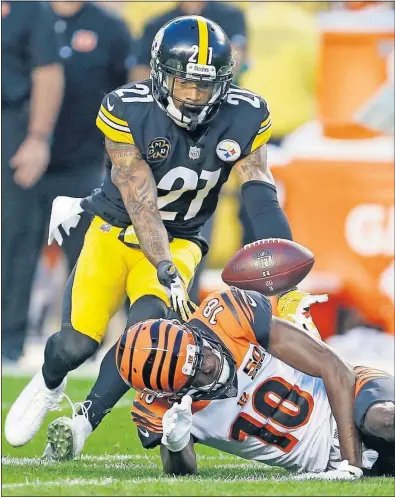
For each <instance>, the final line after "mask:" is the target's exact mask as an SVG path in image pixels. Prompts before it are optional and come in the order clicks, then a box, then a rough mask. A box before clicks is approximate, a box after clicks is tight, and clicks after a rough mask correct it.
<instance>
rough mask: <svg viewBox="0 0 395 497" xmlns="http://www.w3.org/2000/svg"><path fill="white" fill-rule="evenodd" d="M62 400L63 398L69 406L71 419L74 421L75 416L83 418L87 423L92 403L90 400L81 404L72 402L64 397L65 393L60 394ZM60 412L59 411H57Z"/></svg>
mask: <svg viewBox="0 0 395 497" xmlns="http://www.w3.org/2000/svg"><path fill="white" fill-rule="evenodd" d="M61 398H62V399H63V398H65V399H66V400H67V401H68V403H69V404H70V407H71V411H72V416H71V417H72V419H74V418H75V417H76V416H81V415H82V416H84V418H85V419H86V420H87V421H89V418H88V411H89V409H90V408H91V406H92V401H91V400H84V401H82V402H72V400H71V399H70V397H69V396H68V395H66V394H65V393H62V397H61ZM59 410H60V409H59Z"/></svg>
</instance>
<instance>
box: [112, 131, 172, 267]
mask: <svg viewBox="0 0 395 497" xmlns="http://www.w3.org/2000/svg"><path fill="white" fill-rule="evenodd" d="M105 143H106V150H107V153H108V155H109V156H110V159H111V162H112V169H111V179H112V181H113V183H114V185H115V186H117V188H118V189H119V191H120V192H121V195H122V200H123V203H124V204H125V208H126V210H127V212H128V214H129V217H130V219H131V221H132V224H133V227H134V229H135V231H136V234H137V237H138V239H139V243H140V247H141V249H142V251H143V252H144V254H145V256H146V257H147V259H148V260H149V261H150V262H151V263H152V264H153V265H154V266H155V267H156V266H157V264H158V263H159V262H161V261H171V260H172V259H171V254H170V247H169V239H168V235H167V231H166V228H165V226H164V224H163V221H162V219H161V216H160V213H159V210H158V206H157V188H156V184H155V180H154V177H153V175H152V172H151V169H150V167H149V165H148V164H147V163H146V162H145V160H144V159H143V158H142V156H141V153H140V151H139V149H138V148H137V147H135V146H134V145H130V144H126V143H118V142H114V141H113V140H110V139H109V138H108V137H107V136H106V138H105Z"/></svg>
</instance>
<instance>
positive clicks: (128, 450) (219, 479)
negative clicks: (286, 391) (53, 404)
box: [2, 377, 394, 496]
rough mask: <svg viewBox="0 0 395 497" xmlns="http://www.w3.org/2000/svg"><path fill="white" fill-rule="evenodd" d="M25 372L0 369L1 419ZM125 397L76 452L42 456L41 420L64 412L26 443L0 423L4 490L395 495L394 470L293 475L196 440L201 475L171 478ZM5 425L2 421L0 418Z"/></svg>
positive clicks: (82, 386)
mask: <svg viewBox="0 0 395 497" xmlns="http://www.w3.org/2000/svg"><path fill="white" fill-rule="evenodd" d="M27 381H28V379H27V378H9V377H3V380H2V387H3V389H2V423H3V424H4V417H5V414H6V413H7V411H8V409H9V407H10V405H11V403H12V402H13V400H14V399H15V398H16V396H17V395H18V393H19V392H20V390H21V389H22V388H23V386H24V385H25V384H26V383H27ZM91 384H92V380H83V379H76V378H73V379H71V380H69V384H68V387H67V390H66V393H67V394H68V395H69V396H70V397H71V399H72V400H73V401H77V400H83V398H84V397H85V395H86V393H87V392H88V391H89V388H90V386H91ZM129 404H130V398H129V399H128V398H126V397H125V398H124V399H122V401H121V402H120V405H119V406H118V407H117V408H115V409H114V410H113V411H112V413H111V414H110V415H109V416H107V418H106V419H105V420H104V421H103V423H102V425H101V426H100V427H99V428H98V429H97V431H96V432H95V433H94V434H93V436H91V437H90V438H89V439H88V441H87V443H86V446H85V450H84V455H83V456H82V457H81V459H79V460H75V461H70V462H67V463H56V462H47V461H42V460H41V459H40V457H41V455H42V453H43V450H44V447H45V432H46V426H47V424H48V423H49V422H50V421H52V419H54V418H56V417H58V416H59V415H70V408H69V407H68V404H67V403H66V402H65V403H63V404H62V408H64V409H63V412H62V413H61V414H60V413H59V412H53V413H50V415H48V418H47V421H48V422H46V423H45V425H44V426H43V427H42V429H41V431H40V432H39V433H38V434H37V435H36V436H35V437H34V439H33V440H32V441H31V442H30V443H29V444H28V445H26V446H25V447H20V448H13V447H11V446H9V445H8V444H7V442H5V440H4V435H3V432H4V430H2V495H136V496H137V495H188V496H195V495H303V496H305V495H306V496H307V495H394V480H393V479H392V478H370V479H362V480H360V481H357V482H327V481H313V480H308V481H297V480H295V479H294V478H295V477H293V476H292V475H290V474H288V473H287V472H286V471H284V470H281V469H277V468H268V467H267V466H263V465H261V464H258V463H250V462H247V461H244V460H242V459H238V458H236V457H234V456H230V455H227V454H223V453H219V452H217V451H214V450H212V449H209V448H206V447H202V446H198V448H197V453H198V459H199V462H198V464H199V470H200V471H199V476H196V477H184V478H173V477H165V476H163V475H162V472H161V463H160V457H159V451H158V449H154V450H151V451H145V450H143V449H142V447H141V446H140V442H139V440H138V438H137V433H136V428H135V426H134V425H133V424H132V422H131V421H130V416H129ZM2 426H3V425H2Z"/></svg>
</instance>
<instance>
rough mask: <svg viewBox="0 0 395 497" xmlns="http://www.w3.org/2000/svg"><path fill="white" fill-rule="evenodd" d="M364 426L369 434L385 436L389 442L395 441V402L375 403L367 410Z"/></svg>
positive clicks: (379, 436)
mask: <svg viewBox="0 0 395 497" xmlns="http://www.w3.org/2000/svg"><path fill="white" fill-rule="evenodd" d="M363 428H364V431H366V432H367V433H368V434H369V435H373V436H375V437H378V438H383V439H384V440H386V441H387V442H395V404H394V403H393V402H378V403H376V404H373V405H372V406H371V407H369V409H368V410H367V412H366V416H365V419H364V423H363Z"/></svg>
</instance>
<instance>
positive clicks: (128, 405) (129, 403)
mask: <svg viewBox="0 0 395 497" xmlns="http://www.w3.org/2000/svg"><path fill="white" fill-rule="evenodd" d="M12 404H13V402H2V403H1V408H2V409H9V408H10V407H11V406H12ZM132 404H133V400H131V399H129V400H128V399H121V400H120V401H119V402H118V404H116V405H115V406H114V407H113V409H123V408H131V407H132ZM60 407H61V408H62V409H63V408H65V407H70V404H68V403H67V402H66V401H62V402H61V403H60Z"/></svg>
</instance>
